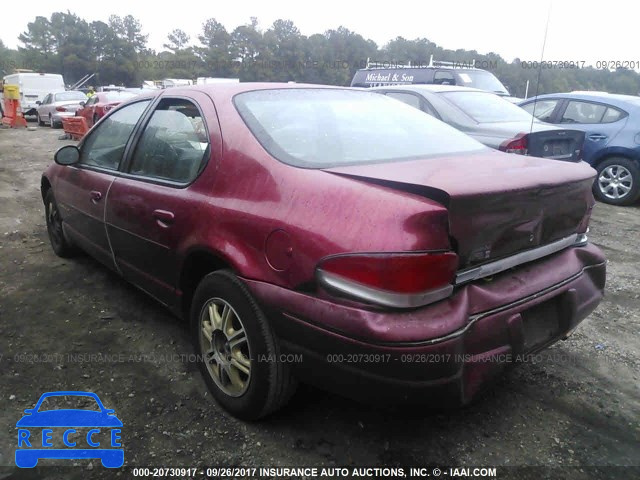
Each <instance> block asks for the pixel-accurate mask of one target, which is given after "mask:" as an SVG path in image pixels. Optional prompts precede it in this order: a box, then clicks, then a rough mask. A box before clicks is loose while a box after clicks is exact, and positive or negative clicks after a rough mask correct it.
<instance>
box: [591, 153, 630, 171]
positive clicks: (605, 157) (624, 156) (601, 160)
mask: <svg viewBox="0 0 640 480" xmlns="http://www.w3.org/2000/svg"><path fill="white" fill-rule="evenodd" d="M610 158H624V159H626V160H629V161H630V162H633V163H635V164H636V165H638V168H640V161H638V159H636V158H633V157H631V156H629V155H625V154H623V153H622V154H621V153H609V154H607V155H604V156H602V157H601V158H599V159H598V160H597V161H596V162H595V163H594V164H593V168H595V169H597V168H598V165H600V164H601V163H603V162H606V161H607V160H609V159H610Z"/></svg>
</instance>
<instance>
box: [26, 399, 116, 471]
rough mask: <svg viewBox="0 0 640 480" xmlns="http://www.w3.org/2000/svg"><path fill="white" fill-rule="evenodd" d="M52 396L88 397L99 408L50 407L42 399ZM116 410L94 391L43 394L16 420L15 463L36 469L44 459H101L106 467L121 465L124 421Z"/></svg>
mask: <svg viewBox="0 0 640 480" xmlns="http://www.w3.org/2000/svg"><path fill="white" fill-rule="evenodd" d="M51 397H67V398H69V397H84V398H82V399H78V400H84V401H87V400H88V401H89V402H90V403H91V404H92V406H93V407H96V405H97V407H98V408H97V409H95V408H94V409H93V410H90V409H83V408H73V409H60V408H58V409H54V410H47V409H46V407H43V402H44V401H45V400H47V399H48V398H51ZM86 397H88V398H86ZM93 401H95V403H94V402H93ZM114 412H115V411H114V410H111V409H107V408H105V407H104V405H103V404H102V402H101V401H100V398H98V396H97V395H96V394H95V393H91V392H48V393H44V394H42V396H41V397H40V399H39V400H38V403H37V404H36V406H35V407H34V408H30V409H27V410H25V411H24V413H25V415H24V416H23V417H22V418H21V419H20V420H18V423H16V427H17V428H18V448H17V449H16V465H17V466H18V467H20V468H33V467H35V466H36V465H37V464H38V460H39V459H41V458H57V459H92V458H96V459H97V458H99V459H100V461H101V462H102V465H103V466H105V467H107V468H119V467H121V466H122V465H123V464H124V450H123V449H122V448H121V447H122V444H121V441H120V434H121V430H120V428H121V427H122V422H121V421H120V420H119V419H118V417H116V416H115V414H114Z"/></svg>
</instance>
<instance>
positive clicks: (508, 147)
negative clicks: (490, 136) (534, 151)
mask: <svg viewBox="0 0 640 480" xmlns="http://www.w3.org/2000/svg"><path fill="white" fill-rule="evenodd" d="M527 137H528V135H527V134H526V133H519V134H518V135H516V136H515V137H514V138H511V139H509V140H505V141H504V142H502V144H501V145H500V148H499V149H500V150H501V151H503V152H507V153H517V154H519V155H526V154H527V148H528V146H527Z"/></svg>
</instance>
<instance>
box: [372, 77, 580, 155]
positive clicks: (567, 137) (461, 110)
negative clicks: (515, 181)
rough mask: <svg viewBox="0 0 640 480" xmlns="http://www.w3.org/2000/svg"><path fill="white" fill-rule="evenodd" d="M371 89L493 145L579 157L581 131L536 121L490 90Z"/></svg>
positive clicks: (443, 87)
mask: <svg viewBox="0 0 640 480" xmlns="http://www.w3.org/2000/svg"><path fill="white" fill-rule="evenodd" d="M372 90H374V91H376V92H378V93H382V94H384V95H387V96H389V97H392V98H395V99H396V100H400V101H401V102H404V103H406V104H408V105H411V106H412V107H415V108H418V109H420V110H422V111H423V112H425V113H428V114H430V115H432V116H434V117H436V118H438V119H440V120H442V121H443V122H446V123H448V124H449V125H452V126H454V127H455V128H457V129H458V130H460V131H462V132H464V133H466V134H467V135H469V136H471V137H473V138H475V139H476V140H478V141H479V142H482V143H484V144H485V145H487V146H488V147H491V148H495V149H497V150H502V151H504V152H507V153H518V154H522V155H533V156H536V157H545V158H552V159H555V160H565V161H578V160H580V159H581V158H582V148H583V145H584V132H580V131H578V130H568V129H565V128H559V127H555V126H553V125H549V124H548V123H544V122H541V121H539V120H538V119H536V118H534V117H533V116H531V115H530V114H529V113H527V112H525V111H524V110H523V109H521V108H520V107H518V106H517V105H515V104H513V103H511V102H510V101H508V100H505V99H504V98H501V97H500V96H498V95H495V94H493V93H491V92H486V91H484V90H478V89H476V88H467V87H460V86H453V85H452V86H447V85H393V86H384V87H379V88H373V89H372Z"/></svg>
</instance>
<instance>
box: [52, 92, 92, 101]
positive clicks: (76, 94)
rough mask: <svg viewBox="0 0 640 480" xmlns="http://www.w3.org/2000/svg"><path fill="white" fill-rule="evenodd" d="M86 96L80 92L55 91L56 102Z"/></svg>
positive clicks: (83, 98)
mask: <svg viewBox="0 0 640 480" xmlns="http://www.w3.org/2000/svg"><path fill="white" fill-rule="evenodd" d="M86 99H87V96H86V95H85V94H84V93H82V92H61V93H56V99H55V101H56V102H68V101H72V100H86Z"/></svg>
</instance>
